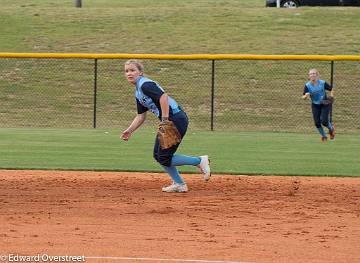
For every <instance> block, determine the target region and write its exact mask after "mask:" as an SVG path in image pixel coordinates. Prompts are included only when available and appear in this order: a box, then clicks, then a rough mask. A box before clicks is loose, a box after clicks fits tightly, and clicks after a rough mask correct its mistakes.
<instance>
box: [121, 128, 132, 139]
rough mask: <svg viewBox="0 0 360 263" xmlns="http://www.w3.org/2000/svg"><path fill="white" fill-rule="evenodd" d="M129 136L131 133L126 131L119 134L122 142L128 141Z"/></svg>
mask: <svg viewBox="0 0 360 263" xmlns="http://www.w3.org/2000/svg"><path fill="white" fill-rule="evenodd" d="M130 136H131V132H130V131H128V130H126V131H124V132H123V133H122V134H121V136H120V137H121V139H123V140H124V141H128V140H129V139H130Z"/></svg>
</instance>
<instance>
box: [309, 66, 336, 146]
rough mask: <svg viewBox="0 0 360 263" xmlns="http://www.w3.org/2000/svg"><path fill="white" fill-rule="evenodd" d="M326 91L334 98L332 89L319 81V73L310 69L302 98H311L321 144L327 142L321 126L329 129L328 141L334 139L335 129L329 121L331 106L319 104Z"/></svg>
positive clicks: (322, 81)
mask: <svg viewBox="0 0 360 263" xmlns="http://www.w3.org/2000/svg"><path fill="white" fill-rule="evenodd" d="M326 90H328V91H330V95H331V96H332V97H334V91H333V90H332V87H331V86H330V85H329V84H328V83H327V82H325V81H324V80H321V79H319V72H318V71H317V70H316V69H310V70H309V81H308V82H307V83H306V84H305V87H304V92H303V96H302V98H303V99H307V98H311V102H312V103H311V109H312V115H313V119H314V122H315V126H316V128H317V129H318V131H319V133H320V135H321V141H323V142H326V141H327V136H326V133H325V131H324V129H323V127H322V125H323V126H325V127H327V128H328V129H329V135H330V140H334V139H335V128H334V126H333V124H332V123H331V121H330V119H329V114H330V110H331V107H332V105H331V104H329V105H323V104H321V100H322V99H324V98H325V97H326Z"/></svg>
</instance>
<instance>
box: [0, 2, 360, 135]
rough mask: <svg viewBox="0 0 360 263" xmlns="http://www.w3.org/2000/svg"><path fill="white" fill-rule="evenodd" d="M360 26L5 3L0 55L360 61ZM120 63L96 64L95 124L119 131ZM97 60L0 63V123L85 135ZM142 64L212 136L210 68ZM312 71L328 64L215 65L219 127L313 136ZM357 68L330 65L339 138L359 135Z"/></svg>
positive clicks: (306, 11) (245, 12)
mask: <svg viewBox="0 0 360 263" xmlns="http://www.w3.org/2000/svg"><path fill="white" fill-rule="evenodd" d="M334 17H336V23H334V22H333V21H334ZM359 26H360V8H356V7H302V8H299V9H295V10H289V9H277V8H265V1H264V0H242V1H238V0H220V1H219V0H207V1H190V0H185V1H179V0H159V1H145V0H135V1H130V0H124V1H117V0H86V1H84V3H83V8H75V7H74V1H67V2H62V1H49V0H32V1H31V2H24V1H20V0H11V1H10V0H3V1H2V5H1V9H0V52H71V53H73V52H88V53H92V52H94V53H186V54H193V53H255V54H359V49H358V46H359V44H360V34H358V28H359ZM123 62H124V61H123V60H100V61H99V69H98V97H97V103H98V105H97V106H98V108H97V114H98V115H97V120H98V123H97V125H98V127H101V128H108V127H112V128H116V127H124V126H125V125H127V123H128V122H129V121H130V120H131V119H132V118H133V115H132V114H129V111H131V112H133V111H134V103H133V101H132V100H131V105H129V96H132V89H131V88H132V87H131V86H130V85H129V84H128V83H126V80H125V79H124V77H123V73H122V65H123ZM93 64H94V62H93V61H91V60H47V59H46V60H39V59H32V60H30V59H25V60H20V59H0V89H1V92H0V101H1V103H2V104H1V109H0V127H47V128H90V127H92V117H93V112H92V110H93V105H92V103H93V94H92V92H93V91H92V89H93V78H94V76H93V72H94V69H93ZM145 66H146V73H147V74H148V75H149V76H150V77H151V78H153V79H155V80H157V81H159V82H160V83H161V85H163V86H164V88H165V89H166V91H167V92H168V93H169V94H171V95H174V97H175V98H176V99H177V100H178V101H179V103H181V104H182V105H183V106H184V108H185V109H186V111H187V112H188V113H189V116H190V117H191V119H192V120H196V121H193V122H192V123H191V125H193V128H196V129H202V130H204V129H209V127H210V107H211V61H159V60H153V61H146V64H145ZM312 67H316V68H318V69H319V70H320V73H321V74H322V75H321V76H322V78H324V79H325V80H327V81H328V82H329V81H330V63H329V62H328V61H326V62H322V61H320V62H319V61H316V62H310V61H306V62H303V61H286V62H281V61H280V62H275V61H217V62H216V70H215V72H216V76H215V100H214V102H215V121H216V123H215V127H216V129H221V130H226V129H229V128H231V129H236V130H242V131H248V130H251V131H254V130H255V131H256V130H262V131H300V132H305V131H312V127H311V123H312V122H311V120H310V118H311V117H310V113H309V108H308V105H306V103H305V102H303V101H300V100H299V97H300V95H301V93H302V88H303V85H304V83H305V81H307V78H306V76H307V71H308V69H309V68H312ZM359 70H360V63H358V62H344V63H342V64H341V63H338V62H337V63H336V65H335V78H334V81H335V87H336V89H337V90H336V96H337V98H336V112H335V111H334V119H335V120H336V123H337V124H338V129H339V130H340V131H343V132H358V131H359V129H360V127H359V125H357V124H356V123H358V121H357V120H358V119H359V118H360V110H359V109H358V104H357V103H356V101H355V99H354V98H357V97H358V96H359V89H356V88H355V87H356V86H357V85H358V84H359V83H360V75H359V74H358V72H359ZM234 94H235V96H234ZM237 95H238V96H237ZM39 109H40V110H39Z"/></svg>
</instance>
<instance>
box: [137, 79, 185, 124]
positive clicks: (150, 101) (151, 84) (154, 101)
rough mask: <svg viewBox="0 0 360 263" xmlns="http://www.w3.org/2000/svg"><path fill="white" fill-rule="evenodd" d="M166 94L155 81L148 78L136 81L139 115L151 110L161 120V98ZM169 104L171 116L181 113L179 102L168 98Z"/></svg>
mask: <svg viewBox="0 0 360 263" xmlns="http://www.w3.org/2000/svg"><path fill="white" fill-rule="evenodd" d="M164 93H165V91H164V89H163V88H162V87H161V86H160V85H159V84H158V83H156V82H155V81H153V80H151V79H148V78H146V77H143V76H141V77H139V78H138V79H137V80H136V89H135V98H136V105H137V112H138V114H141V113H144V112H146V111H148V110H150V111H151V112H152V113H154V114H155V115H156V117H158V118H159V119H161V107H160V97H161V96H162V95H163V94H164ZM168 102H169V108H170V109H169V115H170V116H172V115H173V114H175V113H177V112H179V111H181V109H180V107H179V105H178V104H177V102H176V101H175V100H174V99H173V98H171V97H170V96H169V97H168Z"/></svg>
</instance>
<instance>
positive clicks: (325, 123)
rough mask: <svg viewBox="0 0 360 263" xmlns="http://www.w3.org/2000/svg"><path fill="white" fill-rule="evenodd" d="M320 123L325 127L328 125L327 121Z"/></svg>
mask: <svg viewBox="0 0 360 263" xmlns="http://www.w3.org/2000/svg"><path fill="white" fill-rule="evenodd" d="M321 124H322V125H324V126H325V127H327V126H328V125H329V122H327V121H323V122H321Z"/></svg>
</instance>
